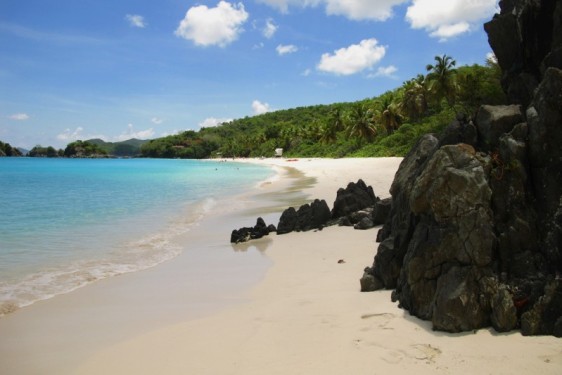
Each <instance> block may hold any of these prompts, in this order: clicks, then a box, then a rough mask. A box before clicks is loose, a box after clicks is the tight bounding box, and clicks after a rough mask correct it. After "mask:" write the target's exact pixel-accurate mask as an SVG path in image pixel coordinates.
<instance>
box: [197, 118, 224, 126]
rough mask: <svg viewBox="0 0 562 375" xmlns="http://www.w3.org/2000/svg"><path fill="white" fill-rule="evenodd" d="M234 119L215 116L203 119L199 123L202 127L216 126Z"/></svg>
mask: <svg viewBox="0 0 562 375" xmlns="http://www.w3.org/2000/svg"><path fill="white" fill-rule="evenodd" d="M230 121H232V119H231V118H215V117H209V118H206V119H205V120H203V121H202V122H200V123H199V127H201V128H212V127H215V126H219V125H221V124H223V123H225V122H230Z"/></svg>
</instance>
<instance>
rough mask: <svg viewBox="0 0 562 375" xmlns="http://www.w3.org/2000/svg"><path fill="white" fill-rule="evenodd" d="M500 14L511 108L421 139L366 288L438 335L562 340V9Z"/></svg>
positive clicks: (508, 7)
mask: <svg viewBox="0 0 562 375" xmlns="http://www.w3.org/2000/svg"><path fill="white" fill-rule="evenodd" d="M500 7H501V13H500V14H499V15H496V16H495V17H494V18H493V20H492V21H490V22H489V23H487V24H486V25H485V30H486V32H487V33H488V37H489V41H490V45H491V47H492V49H493V50H494V52H495V54H496V57H497V59H498V63H499V65H500V67H501V68H502V71H503V78H502V85H503V88H504V90H505V91H506V93H507V94H508V97H509V99H510V102H511V105H506V106H482V107H481V108H480V110H479V111H478V113H477V114H476V116H475V117H474V119H472V120H471V119H468V118H466V117H465V116H458V118H457V120H456V121H454V122H453V123H452V124H450V126H449V127H448V128H447V129H446V130H445V131H444V132H443V133H442V134H441V135H440V136H435V135H425V136H423V137H422V138H421V139H420V140H419V141H418V143H417V144H416V146H415V147H414V148H413V149H412V150H411V151H410V153H409V154H408V155H407V156H406V157H405V159H404V160H403V162H402V163H401V165H400V168H399V170H398V171H397V173H396V176H395V179H394V181H393V183H392V187H391V189H390V192H391V195H392V199H391V213H390V216H389V218H388V220H387V221H386V223H385V225H384V227H383V228H382V229H381V230H380V231H379V235H378V238H377V240H378V241H379V242H381V243H380V245H379V248H378V251H377V254H376V256H375V259H374V263H373V266H372V267H368V268H366V269H365V272H364V275H363V277H362V278H361V289H362V290H363V291H372V290H377V289H383V288H386V289H394V292H393V294H392V298H393V300H394V301H399V304H400V306H401V307H402V308H404V309H406V310H408V311H409V312H410V314H412V315H415V316H417V317H419V318H421V319H424V320H430V321H431V322H432V324H433V328H434V329H436V330H443V331H448V332H460V331H468V330H474V329H478V328H482V327H487V326H490V325H491V326H493V327H494V328H495V329H496V330H497V331H500V332H501V331H510V330H513V329H517V328H519V329H521V332H522V333H523V334H524V335H555V336H558V337H562V279H561V278H560V274H561V273H562V70H561V69H562V1H555V0H550V1H547V0H543V1H536V0H535V1H530V0H529V1H525V0H510V1H509V0H504V1H500Z"/></svg>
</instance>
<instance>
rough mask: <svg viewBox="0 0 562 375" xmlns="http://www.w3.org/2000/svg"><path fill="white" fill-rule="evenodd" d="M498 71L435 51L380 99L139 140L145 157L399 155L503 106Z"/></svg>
mask: <svg viewBox="0 0 562 375" xmlns="http://www.w3.org/2000/svg"><path fill="white" fill-rule="evenodd" d="M500 75H501V72H500V69H499V68H498V66H497V64H496V63H495V62H494V61H491V60H489V61H487V63H486V65H485V66H481V65H472V66H462V67H458V68H456V62H455V60H454V59H452V58H451V57H450V56H447V55H443V56H436V57H435V61H434V62H433V64H428V65H427V74H426V75H419V76H417V77H416V78H413V79H411V80H409V81H406V82H404V83H403V84H402V86H400V87H399V88H397V89H395V90H393V91H389V92H386V93H384V94H382V95H380V96H378V97H375V98H369V99H365V100H362V101H358V102H353V103H335V104H330V105H317V106H310V107H300V108H294V109H287V110H280V111H275V112H270V113H266V114H263V115H259V116H254V117H245V118H242V119H237V120H233V121H231V122H228V123H224V124H222V125H220V126H218V127H212V128H202V129H201V130H199V131H197V132H196V131H191V130H190V131H186V132H183V133H180V134H177V135H173V136H168V137H164V138H159V139H155V140H151V141H149V142H147V143H145V144H143V145H142V146H141V152H142V155H143V156H145V157H165V158H207V157H217V156H220V157H259V156H272V155H273V153H274V150H275V149H276V148H283V149H284V155H286V156H300V157H305V156H306V157H312V156H317V157H344V156H402V155H404V154H405V153H406V152H408V150H409V149H410V148H411V146H412V145H413V144H414V143H415V141H416V140H417V139H418V138H419V136H420V135H422V134H426V133H429V132H438V131H440V130H441V129H442V128H443V127H445V126H446V125H447V124H448V123H449V122H450V121H451V120H452V119H453V118H454V117H455V116H456V114H458V113H462V114H464V115H466V116H468V117H471V116H472V115H473V114H474V113H475V111H476V109H477V108H478V107H479V106H480V105H481V104H503V103H504V102H505V96H504V93H503V91H502V89H501V85H500Z"/></svg>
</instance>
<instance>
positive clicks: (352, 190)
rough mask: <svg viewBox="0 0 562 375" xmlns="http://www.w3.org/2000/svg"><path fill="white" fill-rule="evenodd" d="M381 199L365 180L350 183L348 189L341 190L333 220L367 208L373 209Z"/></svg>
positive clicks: (338, 194) (337, 196)
mask: <svg viewBox="0 0 562 375" xmlns="http://www.w3.org/2000/svg"><path fill="white" fill-rule="evenodd" d="M378 200H379V198H378V197H377V196H376V195H375V192H374V191H373V188H372V187H371V186H367V184H365V182H364V181H363V180H359V181H357V183H354V182H350V183H349V184H348V185H347V187H346V188H345V189H344V188H340V189H339V190H338V192H337V195H336V200H335V201H334V208H333V209H332V218H333V219H337V218H340V217H344V216H347V215H349V214H351V213H353V212H356V211H360V210H362V209H365V208H367V207H373V206H374V205H375V203H377V201H378Z"/></svg>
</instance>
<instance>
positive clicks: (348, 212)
mask: <svg viewBox="0 0 562 375" xmlns="http://www.w3.org/2000/svg"><path fill="white" fill-rule="evenodd" d="M389 213H390V199H389V198H387V199H383V200H381V199H380V198H378V197H377V196H376V195H375V193H374V191H373V188H372V187H371V186H367V184H365V182H364V181H363V180H359V181H357V183H354V182H350V183H349V184H348V185H347V187H346V188H345V189H344V188H341V189H339V190H338V191H337V196H336V200H335V201H334V208H333V209H332V210H330V208H329V207H328V204H327V203H326V201H325V200H323V199H322V200H320V199H315V200H314V201H313V202H312V203H307V204H303V205H302V206H300V207H299V208H298V209H296V208H294V207H289V208H287V209H286V210H285V211H283V213H282V214H281V217H280V219H279V224H278V225H277V227H275V226H273V225H270V226H266V224H265V222H264V221H263V219H262V218H258V222H257V224H256V226H255V227H253V228H240V229H237V230H233V231H232V235H231V237H230V242H231V243H241V242H246V241H249V240H251V239H257V238H261V237H263V236H265V235H268V234H269V233H270V232H274V231H275V232H277V234H286V233H291V232H306V231H309V230H322V229H323V228H324V227H326V226H330V225H344V226H353V227H354V228H355V229H370V228H373V227H375V226H377V225H382V224H383V223H384V222H385V221H386V219H387V217H388V215H389Z"/></svg>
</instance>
